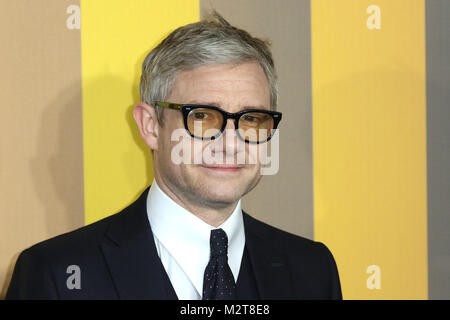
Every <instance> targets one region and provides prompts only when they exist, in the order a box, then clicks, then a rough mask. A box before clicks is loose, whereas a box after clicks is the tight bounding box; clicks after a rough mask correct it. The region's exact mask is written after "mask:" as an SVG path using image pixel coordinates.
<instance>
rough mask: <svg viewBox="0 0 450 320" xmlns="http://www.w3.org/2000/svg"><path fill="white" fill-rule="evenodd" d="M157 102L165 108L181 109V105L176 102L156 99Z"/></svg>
mask: <svg viewBox="0 0 450 320" xmlns="http://www.w3.org/2000/svg"><path fill="white" fill-rule="evenodd" d="M155 104H156V105H157V106H159V107H163V108H168V109H174V110H181V105H179V104H176V103H170V102H161V101H156V102H155Z"/></svg>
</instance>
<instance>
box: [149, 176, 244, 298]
mask: <svg viewBox="0 0 450 320" xmlns="http://www.w3.org/2000/svg"><path fill="white" fill-rule="evenodd" d="M147 216H148V220H149V222H150V226H151V228H152V231H153V237H154V239H155V244H156V250H157V251H158V256H159V258H160V259H161V262H162V264H163V266H164V268H165V270H166V272H167V275H168V276H169V279H170V282H171V283H172V286H173V288H174V289H175V292H176V294H177V297H178V299H180V300H199V299H201V298H202V292H203V274H204V272H205V268H206V265H207V264H208V262H209V254H210V246H209V238H210V233H211V230H213V229H217V228H222V229H223V230H224V231H225V232H226V234H227V236H228V264H229V266H230V269H231V272H232V273H233V276H234V280H235V281H237V277H238V274H239V269H240V267H241V260H242V255H243V252H244V246H245V233H244V222H243V218H242V210H241V200H239V202H238V204H237V205H236V208H235V209H234V211H233V213H232V214H231V216H230V217H229V218H228V219H227V220H226V221H225V222H224V223H223V224H222V225H220V226H219V227H217V228H215V227H213V226H211V225H209V224H207V223H206V222H204V221H203V220H201V219H200V218H198V217H197V216H195V215H194V214H192V213H191V212H189V211H187V210H186V209H184V208H183V207H181V206H180V205H179V204H177V203H176V202H175V201H173V200H172V199H171V198H170V197H169V196H168V195H167V194H166V193H164V191H162V190H161V188H160V187H159V186H158V184H157V183H156V180H153V183H152V185H151V187H150V191H149V193H148V197H147Z"/></svg>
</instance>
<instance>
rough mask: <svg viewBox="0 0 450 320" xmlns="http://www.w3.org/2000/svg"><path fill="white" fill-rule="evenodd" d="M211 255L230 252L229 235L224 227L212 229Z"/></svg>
mask: <svg viewBox="0 0 450 320" xmlns="http://www.w3.org/2000/svg"><path fill="white" fill-rule="evenodd" d="M209 240H210V246H211V256H212V257H219V256H227V252H228V237H227V234H226V233H225V231H223V229H214V230H211V237H210V239H209Z"/></svg>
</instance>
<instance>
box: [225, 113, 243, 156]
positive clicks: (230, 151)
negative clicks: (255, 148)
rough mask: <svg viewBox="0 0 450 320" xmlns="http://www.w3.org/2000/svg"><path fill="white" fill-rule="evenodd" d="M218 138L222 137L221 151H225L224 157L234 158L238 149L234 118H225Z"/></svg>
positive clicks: (238, 140)
mask: <svg viewBox="0 0 450 320" xmlns="http://www.w3.org/2000/svg"><path fill="white" fill-rule="evenodd" d="M220 139H222V146H223V152H224V153H225V155H226V157H227V158H233V160H234V157H235V155H236V154H237V153H238V152H239V150H240V147H239V142H240V139H238V137H237V135H236V127H235V124H234V119H227V123H226V126H225V129H224V131H223V132H222V135H221V136H220Z"/></svg>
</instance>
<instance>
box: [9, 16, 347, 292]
mask: <svg viewBox="0 0 450 320" xmlns="http://www.w3.org/2000/svg"><path fill="white" fill-rule="evenodd" d="M140 92H141V100H142V102H140V103H138V104H137V105H136V107H135V109H134V112H133V114H134V118H135V120H136V123H137V126H138V128H139V131H140V134H141V136H142V138H143V139H144V141H145V142H146V143H147V145H148V146H149V147H150V149H151V150H152V152H153V158H154V175H155V179H154V181H153V183H152V185H151V186H150V187H149V188H148V189H147V190H145V192H144V193H143V194H142V195H141V196H140V197H139V199H138V200H137V201H136V202H134V203H133V204H131V205H130V206H129V207H127V208H125V209H124V210H123V211H122V212H119V213H117V214H115V215H112V216H110V217H108V218H106V219H103V220H101V221H99V222H96V223H94V224H91V225H88V226H86V227H83V228H81V229H78V230H75V231H73V232H70V233H67V234H64V235H61V236H58V237H56V238H53V239H50V240H47V241H44V242H42V243H39V244H37V245H35V246H33V247H31V248H29V249H27V250H25V251H23V252H22V253H21V255H20V256H19V259H18V261H17V264H16V267H15V270H14V274H13V277H12V280H11V284H10V287H9V289H8V292H7V298H9V299H22V298H25V299H26V298H41V299H59V298H61V299H177V298H178V299H194V300H195V299H204V300H208V299H340V298H341V289H340V283H339V276H338V272H337V268H336V264H335V262H334V259H333V257H332V255H331V253H330V251H329V250H328V249H327V248H326V247H325V246H324V245H323V244H321V243H317V242H313V241H311V240H307V239H304V238H301V237H299V236H295V235H292V234H289V233H287V232H284V231H281V230H278V229H275V228H273V227H271V226H269V225H267V224H264V223H262V222H260V221H258V220H256V219H254V218H252V217H250V216H249V215H248V214H247V213H245V212H243V211H242V210H241V198H242V197H243V196H244V195H245V194H246V193H248V192H249V191H250V190H252V189H253V188H254V187H255V186H256V185H257V184H258V182H259V180H260V179H261V160H262V158H261V157H260V153H259V150H260V149H261V148H265V147H266V146H267V145H268V144H270V143H271V141H270V140H271V138H272V137H273V135H274V134H275V132H276V131H275V130H276V128H277V125H278V123H279V122H280V120H281V113H280V112H277V111H275V108H276V105H277V87H276V74H275V69H274V64H273V60H272V56H271V52H270V50H269V48H268V45H267V44H266V43H265V42H263V41H261V40H259V39H257V38H254V37H252V36H250V35H249V34H248V33H247V32H245V31H243V30H240V29H237V28H235V27H232V26H231V25H229V24H228V22H226V21H225V20H224V19H223V18H222V17H221V16H220V15H218V14H216V13H214V14H213V15H211V17H210V18H208V19H207V20H204V21H200V22H198V23H194V24H190V25H187V26H184V27H181V28H179V29H177V30H175V31H174V32H173V33H171V34H170V35H169V36H168V37H167V38H166V39H164V40H163V41H162V42H161V43H160V44H159V45H158V46H157V47H156V48H155V49H153V50H152V51H151V52H150V54H149V55H148V56H147V57H146V59H145V61H144V63H143V68H142V77H141V84H140ZM174 136H176V137H178V138H181V142H180V139H176V138H175V139H174ZM180 147H181V148H180ZM174 150H178V151H180V150H181V152H174ZM192 150H193V151H192ZM180 157H182V159H181V161H180ZM198 159H200V161H199V160H198ZM238 159H241V161H238ZM242 159H244V160H243V161H242Z"/></svg>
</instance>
